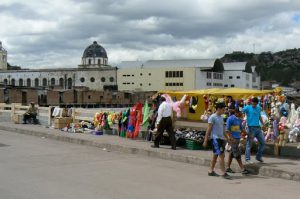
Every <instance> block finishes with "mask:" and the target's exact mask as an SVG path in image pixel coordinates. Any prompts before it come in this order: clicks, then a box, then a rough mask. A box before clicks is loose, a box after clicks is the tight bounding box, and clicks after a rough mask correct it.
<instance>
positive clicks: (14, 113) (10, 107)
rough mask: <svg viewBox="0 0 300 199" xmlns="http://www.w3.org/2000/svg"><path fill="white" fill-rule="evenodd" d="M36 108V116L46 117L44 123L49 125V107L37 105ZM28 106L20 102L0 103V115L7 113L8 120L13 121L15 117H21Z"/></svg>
mask: <svg viewBox="0 0 300 199" xmlns="http://www.w3.org/2000/svg"><path fill="white" fill-rule="evenodd" d="M36 107H37V109H38V117H39V118H46V123H47V124H48V125H51V107H39V106H36ZM28 108H29V106H23V105H21V104H15V103H14V104H3V103H1V104H0V115H2V114H7V115H10V120H11V121H12V122H14V121H15V118H16V117H22V116H23V115H24V113H25V112H26V111H27V110H28Z"/></svg>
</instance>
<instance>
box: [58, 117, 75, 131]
mask: <svg viewBox="0 0 300 199" xmlns="http://www.w3.org/2000/svg"><path fill="white" fill-rule="evenodd" d="M72 122H73V118H72V117H58V118H55V119H54V128H55V129H62V128H64V127H66V126H67V125H68V124H70V123H72Z"/></svg>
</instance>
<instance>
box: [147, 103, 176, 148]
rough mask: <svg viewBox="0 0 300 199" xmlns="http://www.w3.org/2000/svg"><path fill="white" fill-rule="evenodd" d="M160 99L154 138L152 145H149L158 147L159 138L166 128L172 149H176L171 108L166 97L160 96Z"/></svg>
mask: <svg viewBox="0 0 300 199" xmlns="http://www.w3.org/2000/svg"><path fill="white" fill-rule="evenodd" d="M160 100H161V104H160V105H159V108H158V111H157V119H156V126H157V133H156V136H155V138H154V145H152V146H151V147H153V148H159V143H160V139H161V137H162V135H163V132H164V131H165V130H166V131H167V132H168V134H169V138H170V142H171V146H172V149H173V150H176V139H175V134H174V129H173V122H172V115H173V108H172V106H171V105H170V104H168V103H167V102H166V98H164V97H161V98H160Z"/></svg>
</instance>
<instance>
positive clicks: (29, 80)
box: [27, 78, 31, 87]
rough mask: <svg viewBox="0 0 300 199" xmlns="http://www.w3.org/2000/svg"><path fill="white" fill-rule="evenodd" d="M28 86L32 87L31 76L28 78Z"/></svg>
mask: <svg viewBox="0 0 300 199" xmlns="http://www.w3.org/2000/svg"><path fill="white" fill-rule="evenodd" d="M27 86H28V87H31V79H29V78H28V79H27Z"/></svg>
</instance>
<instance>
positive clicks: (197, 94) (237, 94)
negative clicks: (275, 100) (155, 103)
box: [158, 88, 281, 120]
mask: <svg viewBox="0 0 300 199" xmlns="http://www.w3.org/2000/svg"><path fill="white" fill-rule="evenodd" d="M280 91H281V89H280V88H276V89H274V90H254V89H243V88H227V89H222V88H212V89H202V90H191V91H159V92H158V93H159V94H168V95H170V96H171V97H172V98H173V99H174V101H178V100H180V99H181V98H182V97H183V96H184V95H188V96H189V97H194V99H196V100H195V101H196V103H197V108H196V110H195V112H194V113H191V112H190V111H188V113H187V118H188V119H192V120H200V116H201V115H202V114H203V112H204V111H205V102H204V95H206V96H208V97H209V96H213V97H216V98H222V97H226V96H232V98H233V99H234V100H239V99H247V98H250V97H257V96H263V95H266V94H271V93H274V92H275V93H278V92H280Z"/></svg>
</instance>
